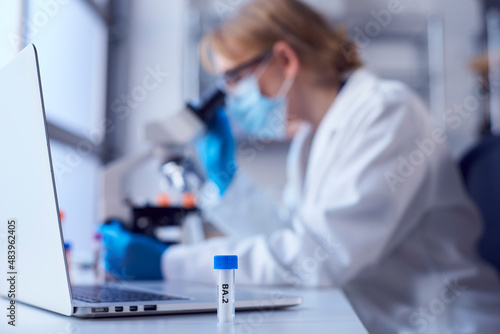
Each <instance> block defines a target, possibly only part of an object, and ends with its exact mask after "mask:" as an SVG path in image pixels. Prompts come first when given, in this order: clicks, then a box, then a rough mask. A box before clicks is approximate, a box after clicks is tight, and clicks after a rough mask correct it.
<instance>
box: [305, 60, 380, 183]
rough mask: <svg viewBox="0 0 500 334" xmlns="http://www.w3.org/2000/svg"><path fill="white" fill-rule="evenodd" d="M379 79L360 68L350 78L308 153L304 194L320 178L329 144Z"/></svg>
mask: <svg viewBox="0 0 500 334" xmlns="http://www.w3.org/2000/svg"><path fill="white" fill-rule="evenodd" d="M376 81H377V78H376V77H375V76H374V75H373V74H372V73H371V72H370V71H368V70H367V69H365V68H359V69H357V70H355V71H354V72H352V74H351V75H350V76H349V77H348V79H347V82H346V83H345V84H344V87H342V89H341V90H340V92H339V93H338V95H337V97H336V98H335V100H334V101H333V103H332V105H331V106H330V108H329V110H328V111H327V113H326V114H325V116H324V117H323V119H322V120H321V123H320V124H319V126H318V128H317V129H316V132H315V134H314V138H313V140H312V144H311V149H310V152H309V159H308V161H309V163H308V166H307V171H306V180H305V183H304V186H305V189H304V190H305V191H306V192H307V191H308V188H310V187H311V182H312V180H315V179H317V178H318V176H317V175H316V176H315V175H312V173H318V171H321V170H322V168H321V167H320V164H321V162H322V157H323V156H324V155H323V152H324V151H325V150H327V149H328V143H329V141H330V139H331V137H332V136H333V135H334V133H335V132H336V131H337V130H339V129H341V128H344V127H346V126H348V125H349V123H350V120H351V118H352V117H353V116H354V115H353V114H354V111H355V110H356V108H357V106H359V105H360V104H362V103H363V101H364V99H363V98H362V97H365V98H366V97H369V96H370V95H371V92H372V91H373V89H374V87H375V85H376Z"/></svg>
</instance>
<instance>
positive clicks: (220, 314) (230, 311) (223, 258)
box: [214, 255, 238, 324]
mask: <svg viewBox="0 0 500 334" xmlns="http://www.w3.org/2000/svg"><path fill="white" fill-rule="evenodd" d="M214 269H217V270H218V271H219V282H218V284H217V323H218V324H234V273H235V269H238V256H236V255H216V256H215V257H214Z"/></svg>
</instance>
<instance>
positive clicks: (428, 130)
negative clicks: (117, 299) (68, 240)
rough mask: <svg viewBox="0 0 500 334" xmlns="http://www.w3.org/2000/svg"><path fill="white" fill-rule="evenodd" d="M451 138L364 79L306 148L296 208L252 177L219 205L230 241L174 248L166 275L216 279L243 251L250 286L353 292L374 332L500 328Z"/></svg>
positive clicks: (424, 114) (295, 172)
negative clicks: (223, 264)
mask: <svg viewBox="0 0 500 334" xmlns="http://www.w3.org/2000/svg"><path fill="white" fill-rule="evenodd" d="M444 140H445V138H444V136H443V132H442V131H440V130H439V129H436V128H435V127H433V126H432V125H431V122H430V121H429V115H428V111H427V110H426V108H425V106H424V105H423V104H422V103H421V101H420V100H419V99H418V98H417V97H416V96H415V95H414V94H413V93H412V92H411V91H410V90H409V89H408V88H407V87H406V86H405V85H403V84H401V83H398V82H395V81H386V80H381V79H379V78H377V77H375V76H374V75H372V74H371V73H370V72H368V71H367V70H365V69H359V70H357V71H355V72H354V73H353V74H352V75H351V77H350V78H349V80H348V81H347V83H346V84H345V86H344V87H343V89H342V90H341V91H340V93H339V95H338V96H337V98H336V99H335V101H334V103H333V105H332V106H331V108H330V110H329V111H328V112H327V114H326V115H325V117H324V119H323V120H322V122H321V124H320V126H319V127H318V129H317V130H316V131H313V130H312V129H311V127H310V126H308V125H304V126H303V127H302V128H301V129H300V131H299V133H298V134H297V135H296V137H295V138H294V140H293V142H292V145H291V148H290V152H289V156H288V164H287V178H288V182H287V185H286V189H285V192H284V203H285V210H279V209H278V208H276V206H275V205H274V204H273V203H272V201H270V200H268V199H267V198H266V196H265V195H263V193H262V192H261V191H259V190H258V189H256V187H254V186H253V184H252V183H251V182H250V181H249V180H248V179H247V178H246V177H245V176H244V175H241V174H238V175H237V176H236V178H235V180H234V181H233V183H232V184H231V185H230V187H229V188H228V190H227V193H226V194H225V196H224V198H222V199H220V200H218V201H216V202H215V203H212V204H210V205H209V204H206V205H205V206H206V208H205V209H206V213H207V215H208V216H209V217H210V218H211V220H212V221H213V222H214V224H216V226H217V227H219V228H220V229H221V230H222V231H224V232H225V233H227V234H228V237H224V238H216V239H212V240H209V241H206V242H203V243H201V244H198V245H194V246H173V247H171V248H170V249H169V250H168V251H167V252H165V253H164V255H163V258H162V271H163V274H164V276H165V277H166V279H183V280H191V281H203V282H216V278H217V277H216V271H215V270H214V269H213V256H214V255H217V254H236V255H238V257H239V269H238V271H237V282H238V283H239V284H259V285H263V284H266V285H267V284H291V285H293V286H297V287H299V286H331V287H341V288H343V289H344V291H345V292H346V295H347V296H348V297H349V299H350V301H351V303H352V304H353V307H354V308H355V309H356V311H357V312H358V314H359V316H360V318H361V319H362V321H363V322H364V324H365V326H366V327H367V328H368V330H369V331H370V332H373V333H384V334H387V333H439V334H444V333H475V332H477V330H478V328H483V327H477V326H486V325H488V326H490V327H489V328H497V329H498V328H500V325H499V323H498V320H497V319H496V318H500V312H499V311H500V309H499V308H498V303H499V302H500V294H499V293H498V286H499V284H498V279H497V276H496V273H495V272H494V271H493V270H492V269H491V268H490V267H489V266H487V265H485V264H484V263H482V262H481V261H480V260H479V259H478V258H477V256H476V253H475V250H474V243H475V242H476V241H477V238H478V236H479V235H480V233H481V222H480V218H479V216H478V213H477V210H476V209H475V207H474V206H473V205H472V204H471V202H470V200H469V199H468V197H467V196H466V194H465V191H464V188H463V185H462V183H461V180H460V176H459V173H458V171H457V168H456V166H455V164H454V162H453V161H452V158H451V157H450V155H449V153H448V151H447V146H446V143H444ZM297 294H300V292H299V291H297ZM495 298H496V303H495ZM490 315H492V316H490ZM478 319H480V321H479V320H478ZM495 326H497V327H495Z"/></svg>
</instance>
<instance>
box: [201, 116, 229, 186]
mask: <svg viewBox="0 0 500 334" xmlns="http://www.w3.org/2000/svg"><path fill="white" fill-rule="evenodd" d="M196 150H197V153H198V158H199V159H200V162H201V163H202V164H203V165H204V166H205V169H206V172H207V175H208V178H209V179H210V180H211V181H212V182H214V183H215V184H216V185H217V187H218V188H219V193H220V195H221V196H222V195H223V194H224V192H225V191H226V189H227V188H228V187H229V184H230V183H231V181H232V179H233V177H234V175H235V174H236V169H237V166H236V160H235V143H234V137H233V134H232V133H231V128H230V125H229V120H228V118H227V116H226V112H225V110H224V108H220V109H219V110H217V112H216V115H215V117H214V119H212V120H211V121H210V124H209V125H208V133H207V134H206V135H205V136H204V137H202V138H201V139H199V140H198V142H197V143H196Z"/></svg>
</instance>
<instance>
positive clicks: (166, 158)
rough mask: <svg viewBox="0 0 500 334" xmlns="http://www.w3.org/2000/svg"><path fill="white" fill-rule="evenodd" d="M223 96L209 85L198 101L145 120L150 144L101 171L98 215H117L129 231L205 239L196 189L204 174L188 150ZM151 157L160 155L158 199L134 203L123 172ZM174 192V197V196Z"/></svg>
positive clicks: (107, 217) (188, 239)
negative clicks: (161, 117) (155, 119)
mask: <svg viewBox="0 0 500 334" xmlns="http://www.w3.org/2000/svg"><path fill="white" fill-rule="evenodd" d="M225 96H226V95H225V93H224V92H223V91H222V90H220V89H219V88H213V89H210V90H208V91H207V92H205V93H204V94H203V95H202V96H201V98H200V99H199V101H197V102H190V103H187V104H186V106H185V108H184V109H183V110H182V111H181V112H179V113H177V114H176V115H175V116H173V117H169V118H167V119H165V120H162V121H158V122H152V123H149V124H146V129H145V130H146V131H145V132H146V140H147V141H148V142H150V143H151V144H152V145H151V147H150V148H148V149H146V150H145V151H143V152H139V153H137V154H135V155H131V156H125V157H123V158H121V159H118V160H116V161H114V162H112V163H110V164H109V165H107V166H106V167H105V168H104V171H103V173H102V175H101V177H102V181H103V182H102V183H101V184H102V189H101V195H102V196H101V198H103V201H102V206H101V208H100V214H99V219H100V221H103V222H104V221H109V220H110V219H118V220H120V221H123V222H127V224H126V227H127V228H128V229H129V230H130V231H132V232H135V233H143V234H146V235H148V236H151V237H154V238H156V239H158V240H160V241H163V242H166V243H169V244H171V243H177V242H182V243H194V242H197V241H200V240H201V239H204V238H205V234H204V230H203V222H202V216H201V212H200V210H199V209H198V207H197V206H196V194H197V193H198V191H199V190H200V188H201V187H202V185H203V184H204V182H205V176H204V174H203V172H202V171H201V170H200V168H199V166H198V164H197V162H196V161H195V160H194V159H193V158H192V157H190V156H189V155H188V154H187V152H188V150H189V149H190V148H192V145H193V144H194V142H195V140H196V139H198V138H200V137H201V136H202V135H203V134H204V133H205V132H206V131H207V128H208V124H209V123H210V121H211V120H212V119H213V118H214V117H215V114H216V112H217V110H218V109H219V108H221V107H223V106H224V105H225ZM152 157H157V158H158V157H159V158H160V161H161V163H160V166H158V172H159V173H160V175H161V186H162V188H163V190H165V192H164V195H163V198H159V199H158V201H157V203H144V204H141V205H137V204H136V203H132V201H131V200H130V199H129V198H127V197H126V196H124V189H123V185H124V183H125V178H126V177H127V176H128V175H129V173H130V172H131V171H133V170H134V169H136V168H138V167H139V166H140V165H142V164H144V163H145V162H146V161H147V160H149V159H150V158H152ZM167 194H170V195H167ZM172 194H176V195H172ZM172 196H173V197H177V198H175V200H172ZM179 197H180V198H179Z"/></svg>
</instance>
